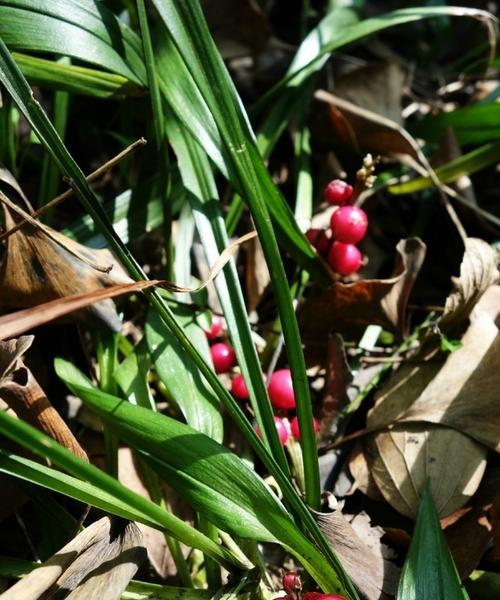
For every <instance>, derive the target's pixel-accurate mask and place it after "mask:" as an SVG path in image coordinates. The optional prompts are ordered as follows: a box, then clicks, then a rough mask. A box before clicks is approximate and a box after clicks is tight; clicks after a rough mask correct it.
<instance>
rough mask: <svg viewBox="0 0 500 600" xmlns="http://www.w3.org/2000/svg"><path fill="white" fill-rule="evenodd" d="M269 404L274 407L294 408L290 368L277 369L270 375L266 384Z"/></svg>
mask: <svg viewBox="0 0 500 600" xmlns="http://www.w3.org/2000/svg"><path fill="white" fill-rule="evenodd" d="M267 390H268V392H269V398H270V400H271V404H272V405H273V406H275V407H276V408H283V409H290V408H295V393H294V391H293V384H292V373H291V371H290V369H278V370H277V371H275V372H274V373H273V374H272V375H271V379H270V380H269V385H268V386H267Z"/></svg>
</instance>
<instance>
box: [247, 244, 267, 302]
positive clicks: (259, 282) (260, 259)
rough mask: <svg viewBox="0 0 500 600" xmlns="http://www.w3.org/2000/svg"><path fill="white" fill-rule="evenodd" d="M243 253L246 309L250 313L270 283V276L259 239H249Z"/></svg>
mask: <svg viewBox="0 0 500 600" xmlns="http://www.w3.org/2000/svg"><path fill="white" fill-rule="evenodd" d="M245 255H246V259H247V261H246V269H245V283H246V291H247V310H248V312H249V313H252V311H254V310H255V309H256V308H257V306H258V304H259V302H260V300H261V298H262V294H263V293H264V291H265V289H266V288H267V286H268V285H269V284H270V282H271V277H270V275H269V269H268V268H267V263H266V259H265V256H264V252H263V251H262V246H261V244H260V242H259V240H257V239H253V240H250V242H249V243H248V244H247V246H246V248H245Z"/></svg>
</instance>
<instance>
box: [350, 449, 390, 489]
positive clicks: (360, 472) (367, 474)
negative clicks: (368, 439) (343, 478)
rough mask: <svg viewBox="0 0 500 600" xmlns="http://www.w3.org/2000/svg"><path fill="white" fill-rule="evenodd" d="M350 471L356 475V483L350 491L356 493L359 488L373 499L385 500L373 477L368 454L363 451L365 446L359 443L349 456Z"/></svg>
mask: <svg viewBox="0 0 500 600" xmlns="http://www.w3.org/2000/svg"><path fill="white" fill-rule="evenodd" d="M349 471H350V472H351V475H352V476H353V477H354V484H353V486H352V489H351V491H350V493H354V492H355V491H356V490H359V491H360V492H362V493H363V494H365V495H366V496H368V498H371V499H372V500H383V499H384V497H383V496H382V494H381V493H380V490H379V489H378V487H377V484H376V483H375V479H373V475H372V474H371V471H370V468H369V466H368V463H367V462H366V456H365V453H364V452H363V446H362V445H361V444H360V443H357V444H356V445H355V446H354V449H353V451H352V452H351V455H350V456H349Z"/></svg>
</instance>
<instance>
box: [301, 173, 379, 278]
mask: <svg viewBox="0 0 500 600" xmlns="http://www.w3.org/2000/svg"><path fill="white" fill-rule="evenodd" d="M352 193H353V188H352V186H351V185H349V184H348V183H345V182H344V181H341V180H340V179H334V180H333V181H330V183H329V184H328V185H327V186H326V188H325V190H324V192H323V195H324V198H325V200H326V201H327V202H328V203H329V204H332V205H335V206H338V208H337V210H336V211H335V212H334V213H333V214H332V217H331V219H330V229H331V231H332V237H330V235H329V233H328V231H325V230H323V229H309V231H308V232H307V233H306V237H307V239H308V240H309V241H310V242H311V244H312V245H313V246H314V247H315V248H316V250H317V251H318V252H319V253H320V254H321V255H322V256H324V257H325V258H326V259H327V261H328V264H329V265H330V267H331V268H332V269H333V270H334V271H335V272H336V273H339V274H340V275H344V276H346V275H351V274H352V273H356V271H358V270H359V268H360V267H361V264H362V262H363V257H362V255H361V252H360V251H359V250H358V248H357V247H356V246H355V244H357V243H358V242H359V241H361V240H362V239H363V237H364V236H365V234H366V230H367V228H368V218H367V216H366V213H365V212H364V211H363V210H361V209H360V208H358V207H357V206H351V205H349V204H348V202H349V200H350V199H351V197H352ZM332 242H333V243H332Z"/></svg>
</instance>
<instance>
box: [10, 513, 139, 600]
mask: <svg viewBox="0 0 500 600" xmlns="http://www.w3.org/2000/svg"><path fill="white" fill-rule="evenodd" d="M145 556H146V553H145V549H144V547H143V545H142V535H141V533H140V531H139V530H138V529H137V526H136V525H135V524H134V523H131V522H127V521H120V520H118V519H114V520H112V519H110V518H109V517H104V518H102V519H100V520H99V521H96V522H95V523H93V524H92V525H90V526H89V527H87V528H86V529H85V530H84V531H82V532H81V533H80V534H79V535H78V536H77V537H76V538H74V539H73V540H71V542H69V543H68V544H66V546H64V547H63V548H61V550H59V552H57V554H54V556H52V557H51V558H49V560H47V561H46V562H45V563H43V564H42V565H40V566H39V567H38V568H36V569H35V570H33V571H32V572H31V573H29V574H28V575H26V576H25V577H23V579H21V580H20V581H19V582H18V583H16V584H15V585H14V586H12V587H11V588H10V589H9V590H7V591H6V592H4V593H3V594H2V598H5V600H32V599H33V598H39V597H42V596H43V597H45V596H44V595H45V594H48V595H49V596H50V595H52V594H54V593H57V594H64V597H65V598H71V599H72V600H84V599H85V598H96V597H103V598H109V599H110V600H111V599H118V598H120V595H121V593H122V592H123V591H124V590H125V588H126V587H127V585H128V583H129V581H130V580H131V579H132V577H133V576H134V574H135V572H136V571H137V569H138V568H139V566H140V565H141V563H142V562H143V561H144V559H145Z"/></svg>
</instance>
